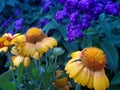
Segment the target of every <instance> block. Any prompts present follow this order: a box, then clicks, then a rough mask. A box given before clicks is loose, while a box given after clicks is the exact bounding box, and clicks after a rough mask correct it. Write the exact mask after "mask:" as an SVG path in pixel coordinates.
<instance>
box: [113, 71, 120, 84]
mask: <svg viewBox="0 0 120 90" xmlns="http://www.w3.org/2000/svg"><path fill="white" fill-rule="evenodd" d="M111 84H112V85H120V71H119V72H118V73H117V74H116V75H115V76H114V77H113V79H112V81H111Z"/></svg>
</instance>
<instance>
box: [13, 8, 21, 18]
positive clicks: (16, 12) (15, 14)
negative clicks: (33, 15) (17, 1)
mask: <svg viewBox="0 0 120 90" xmlns="http://www.w3.org/2000/svg"><path fill="white" fill-rule="evenodd" d="M20 14H21V10H19V9H17V10H15V12H14V16H15V17H16V16H18V15H20Z"/></svg>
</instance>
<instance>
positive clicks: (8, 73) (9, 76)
mask: <svg viewBox="0 0 120 90" xmlns="http://www.w3.org/2000/svg"><path fill="white" fill-rule="evenodd" d="M11 79H12V71H11V70H8V71H6V72H5V73H3V74H1V75H0V87H2V85H3V83H4V82H6V81H7V80H11Z"/></svg>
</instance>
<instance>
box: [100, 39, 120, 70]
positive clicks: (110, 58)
mask: <svg viewBox="0 0 120 90" xmlns="http://www.w3.org/2000/svg"><path fill="white" fill-rule="evenodd" d="M100 47H101V48H102V49H103V50H104V52H105V53H106V55H107V64H108V65H109V67H110V69H111V70H114V71H116V69H117V67H118V61H119V57H118V52H117V49H116V47H115V46H114V45H113V44H112V43H111V42H109V40H107V39H103V40H102V41H101V42H100Z"/></svg>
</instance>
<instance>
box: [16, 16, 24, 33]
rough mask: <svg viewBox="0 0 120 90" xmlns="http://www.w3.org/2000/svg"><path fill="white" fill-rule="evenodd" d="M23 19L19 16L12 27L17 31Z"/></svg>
mask: <svg viewBox="0 0 120 90" xmlns="http://www.w3.org/2000/svg"><path fill="white" fill-rule="evenodd" d="M23 21H24V20H23V18H20V19H18V20H16V22H15V24H14V29H15V30H16V31H18V30H20V29H21V28H22V24H23Z"/></svg>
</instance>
